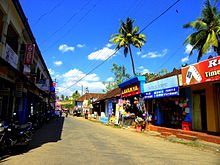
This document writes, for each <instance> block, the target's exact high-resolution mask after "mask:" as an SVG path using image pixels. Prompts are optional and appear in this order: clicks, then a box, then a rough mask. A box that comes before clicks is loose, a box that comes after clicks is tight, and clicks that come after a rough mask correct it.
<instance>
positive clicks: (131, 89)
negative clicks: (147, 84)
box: [122, 83, 140, 97]
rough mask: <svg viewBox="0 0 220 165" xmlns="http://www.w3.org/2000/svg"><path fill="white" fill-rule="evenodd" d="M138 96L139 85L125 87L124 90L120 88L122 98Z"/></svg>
mask: <svg viewBox="0 0 220 165" xmlns="http://www.w3.org/2000/svg"><path fill="white" fill-rule="evenodd" d="M137 94H140V85H139V83H136V84H132V85H130V86H127V87H125V88H122V97H128V96H133V95H137Z"/></svg>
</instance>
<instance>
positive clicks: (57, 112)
mask: <svg viewBox="0 0 220 165" xmlns="http://www.w3.org/2000/svg"><path fill="white" fill-rule="evenodd" d="M55 115H56V120H58V119H59V117H60V111H59V110H56V111H55Z"/></svg>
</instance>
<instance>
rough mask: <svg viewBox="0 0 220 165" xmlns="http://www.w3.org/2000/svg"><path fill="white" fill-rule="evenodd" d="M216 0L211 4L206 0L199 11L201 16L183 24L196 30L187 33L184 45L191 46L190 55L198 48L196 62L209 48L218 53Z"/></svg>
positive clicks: (219, 23)
mask: <svg viewBox="0 0 220 165" xmlns="http://www.w3.org/2000/svg"><path fill="white" fill-rule="evenodd" d="M216 3H217V0H216V1H214V4H213V5H212V4H211V2H210V0H206V1H205V3H204V5H203V10H202V12H201V15H202V17H198V20H196V21H193V22H191V23H187V24H184V25H183V27H184V28H192V29H195V30H196V32H194V33H193V34H191V35H189V36H188V37H187V39H186V40H185V42H184V45H186V44H190V45H192V46H193V48H192V50H191V52H190V55H192V53H193V51H194V50H198V58H197V62H199V61H200V59H201V58H202V56H203V55H205V54H206V53H207V52H208V51H209V50H210V49H211V48H213V50H214V52H216V53H217V54H218V55H220V41H219V39H220V13H219V12H218V9H217V7H216Z"/></svg>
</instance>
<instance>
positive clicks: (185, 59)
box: [181, 56, 189, 63]
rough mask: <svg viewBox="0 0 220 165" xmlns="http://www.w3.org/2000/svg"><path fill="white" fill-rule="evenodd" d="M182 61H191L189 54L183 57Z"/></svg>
mask: <svg viewBox="0 0 220 165" xmlns="http://www.w3.org/2000/svg"><path fill="white" fill-rule="evenodd" d="M181 61H182V62H183V63H184V62H187V61H189V56H186V57H184V58H182V59H181Z"/></svg>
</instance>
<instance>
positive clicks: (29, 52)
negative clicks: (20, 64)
mask: <svg viewBox="0 0 220 165" xmlns="http://www.w3.org/2000/svg"><path fill="white" fill-rule="evenodd" d="M34 50H35V44H26V51H25V58H24V64H28V65H31V64H32V63H33V59H34Z"/></svg>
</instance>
